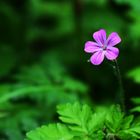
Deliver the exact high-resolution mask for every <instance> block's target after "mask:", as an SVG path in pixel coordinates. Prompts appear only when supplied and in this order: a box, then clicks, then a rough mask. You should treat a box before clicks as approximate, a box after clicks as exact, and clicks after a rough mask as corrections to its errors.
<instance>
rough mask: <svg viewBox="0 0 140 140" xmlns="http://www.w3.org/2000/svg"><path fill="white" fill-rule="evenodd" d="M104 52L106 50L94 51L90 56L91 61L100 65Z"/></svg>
mask: <svg viewBox="0 0 140 140" xmlns="http://www.w3.org/2000/svg"><path fill="white" fill-rule="evenodd" d="M104 54H105V52H104V51H98V52H96V53H94V54H93V55H92V56H91V58H90V61H91V63H92V64H94V65H100V64H101V63H102V62H103V60H104Z"/></svg>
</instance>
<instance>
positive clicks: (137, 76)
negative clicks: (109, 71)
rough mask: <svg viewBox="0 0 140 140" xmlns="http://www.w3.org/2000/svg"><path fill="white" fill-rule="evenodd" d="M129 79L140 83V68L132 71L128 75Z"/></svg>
mask: <svg viewBox="0 0 140 140" xmlns="http://www.w3.org/2000/svg"><path fill="white" fill-rule="evenodd" d="M127 77H129V78H131V79H132V80H133V81H134V82H136V83H140V67H136V68H134V69H132V70H130V71H129V72H128V73H127Z"/></svg>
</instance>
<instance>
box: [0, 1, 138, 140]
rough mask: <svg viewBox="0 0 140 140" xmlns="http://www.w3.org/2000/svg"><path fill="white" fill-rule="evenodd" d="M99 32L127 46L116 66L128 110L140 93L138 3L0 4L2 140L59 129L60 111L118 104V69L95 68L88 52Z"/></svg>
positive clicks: (109, 64)
mask: <svg viewBox="0 0 140 140" xmlns="http://www.w3.org/2000/svg"><path fill="white" fill-rule="evenodd" d="M101 28H104V29H105V30H106V31H107V33H108V34H110V33H111V32H114V31H115V32H118V34H119V35H120V37H121V39H122V42H121V43H120V44H119V45H118V46H117V47H118V48H119V49H120V55H119V57H118V63H119V66H120V69H121V74H122V79H123V85H124V89H125V97H126V108H127V109H130V108H132V107H133V104H132V102H131V100H130V99H131V98H132V97H136V96H139V90H140V86H139V84H138V83H139V82H140V80H139V79H140V78H139V79H138V80H136V79H137V78H138V77H140V74H139V73H140V70H139V71H137V72H135V71H133V72H132V74H131V70H132V69H134V70H136V69H137V67H139V65H140V1H139V0H20V1H19V0H1V1H0V140H22V139H23V138H24V136H25V133H26V132H27V131H29V130H31V129H34V128H36V127H37V126H40V125H41V124H46V123H49V122H54V121H56V116H57V114H56V113H55V111H56V105H58V104H60V103H66V102H75V101H79V102H84V103H88V104H92V105H93V104H94V105H95V104H96V105H101V104H108V103H109V104H114V103H116V100H118V99H116V97H117V94H118V92H119V90H118V89H119V88H118V82H117V78H116V76H115V74H114V69H113V67H112V65H114V64H113V62H110V61H108V60H105V61H104V62H103V63H102V64H101V65H100V66H94V65H92V64H90V63H88V59H89V58H90V55H88V54H86V53H85V52H84V44H85V42H86V41H88V40H93V38H92V34H93V33H94V32H95V31H97V30H99V29H101ZM129 77H130V78H129ZM131 78H132V79H133V80H131ZM134 81H135V82H136V83H135V82H134Z"/></svg>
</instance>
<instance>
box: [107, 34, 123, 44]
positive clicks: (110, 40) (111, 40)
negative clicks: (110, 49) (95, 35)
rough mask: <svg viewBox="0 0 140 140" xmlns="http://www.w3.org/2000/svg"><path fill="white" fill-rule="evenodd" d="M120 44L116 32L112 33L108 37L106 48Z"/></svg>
mask: <svg viewBox="0 0 140 140" xmlns="http://www.w3.org/2000/svg"><path fill="white" fill-rule="evenodd" d="M120 42H121V38H120V37H119V35H118V34H117V33H116V32H113V33H111V34H110V35H109V37H108V39H107V46H115V45H116V44H118V43H120Z"/></svg>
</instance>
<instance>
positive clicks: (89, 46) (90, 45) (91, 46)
mask: <svg viewBox="0 0 140 140" xmlns="http://www.w3.org/2000/svg"><path fill="white" fill-rule="evenodd" d="M99 50H101V48H100V47H99V45H98V44H97V43H96V42H92V41H88V42H86V44H85V48H84V51H85V52H87V53H94V52H96V51H99Z"/></svg>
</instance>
